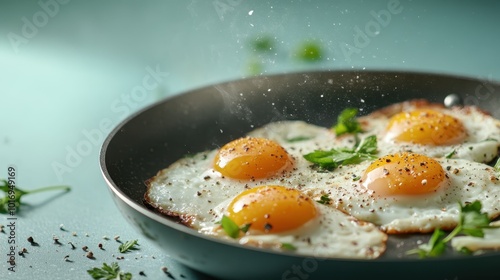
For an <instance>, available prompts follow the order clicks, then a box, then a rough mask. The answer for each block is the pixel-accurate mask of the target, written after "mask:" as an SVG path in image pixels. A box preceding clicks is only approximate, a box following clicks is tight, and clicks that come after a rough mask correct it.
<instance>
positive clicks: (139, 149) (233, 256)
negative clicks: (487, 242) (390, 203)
mask: <svg viewBox="0 0 500 280" xmlns="http://www.w3.org/2000/svg"><path fill="white" fill-rule="evenodd" d="M447 96H452V97H453V98H451V99H450V98H449V97H448V99H447V102H448V101H449V100H452V101H454V102H457V101H459V102H462V104H466V105H478V106H480V107H481V108H482V109H484V110H486V111H489V112H490V113H492V114H493V115H494V116H495V117H497V118H500V84H498V83H494V82H489V81H482V80H476V79H471V78H464V77H456V76H446V75H436V74H425V73H408V72H369V71H361V72H356V71H347V72H346V71H327V72H311V73H295V74H284V75H276V76H267V77H255V78H250V79H245V80H238V81H232V82H227V83H222V84H218V85H214V86H209V87H205V88H201V89H197V90H193V91H191V92H188V93H185V94H182V95H178V96H174V97H171V98H168V99H166V100H164V101H161V102H158V103H156V104H154V105H152V106H150V107H148V108H145V109H144V110H142V111H140V112H138V113H136V114H135V115H133V116H131V117H129V118H128V119H126V120H125V121H123V122H122V123H121V124H119V125H118V126H117V127H116V128H115V129H114V130H113V131H112V132H111V133H110V135H109V136H108V137H107V139H106V140H105V142H104V145H103V147H102V150H101V156H100V164H101V169H102V173H103V175H104V178H105V180H106V181H107V183H108V185H109V187H110V190H111V193H112V195H113V199H114V201H115V203H116V204H117V206H118V208H119V209H120V210H121V212H122V214H123V215H124V216H125V217H126V219H127V220H128V221H130V222H131V224H132V225H133V226H134V227H135V228H136V229H138V230H139V231H140V232H141V233H142V234H143V235H144V236H146V237H148V238H150V239H151V240H153V241H154V242H155V243H156V244H158V246H160V247H161V248H163V249H164V250H165V252H166V253H167V254H168V255H170V256H171V257H172V258H174V259H176V260H178V261H179V262H181V263H183V264H185V265H187V266H189V267H191V268H194V269H196V270H199V271H202V272H205V273H207V274H209V275H212V276H215V277H220V278H234V279H245V278H247V279H276V278H278V279H316V278H318V279H325V278H330V279H331V278H335V279H345V278H354V279H361V277H370V278H372V277H380V276H386V277H391V278H394V277H398V278H400V277H401V278H402V279H411V278H421V279H467V278H474V279H476V278H478V277H483V278H484V277H491V279H499V278H500V272H499V270H498V265H500V252H491V253H487V254H484V255H480V256H464V255H460V254H458V253H447V254H446V255H444V256H442V257H439V258H436V259H426V260H420V259H417V258H416V257H408V256H405V255H404V252H405V251H406V250H408V249H411V248H415V246H416V244H417V240H423V241H424V242H426V241H427V239H428V235H412V236H396V237H391V238H390V240H389V242H388V250H387V252H386V254H385V255H384V256H383V257H382V258H380V259H377V260H370V261H364V260H346V259H318V258H315V257H313V256H312V257H306V258H305V257H303V256H296V255H294V254H293V253H286V252H285V253H277V252H272V251H268V250H264V249H254V248H248V247H243V246H239V245H234V244H229V243H226V242H224V241H219V240H215V239H212V238H209V237H206V236H203V235H201V234H198V233H197V232H195V231H194V230H191V229H189V228H187V227H184V226H182V225H180V224H177V223H175V222H174V221H172V220H169V219H168V218H165V217H162V216H161V215H159V214H157V213H155V212H154V211H152V210H150V209H148V208H147V207H146V206H145V205H144V204H143V195H144V192H145V186H144V181H145V180H146V179H148V178H150V177H152V176H153V175H155V174H156V172H157V171H158V170H160V169H163V168H165V167H167V166H168V165H169V164H171V163H173V162H174V161H175V160H177V159H178V158H180V157H182V156H183V155H186V154H187V153H195V152H200V151H203V150H207V149H214V148H217V147H218V146H220V145H223V144H224V143H226V142H228V141H230V140H232V139H235V138H237V137H240V136H242V135H243V134H244V133H246V132H248V131H250V130H252V129H253V128H256V127H259V126H261V125H264V124H266V123H269V122H272V121H278V120H285V119H287V120H291V119H300V120H305V121H307V122H310V123H313V124H317V125H323V126H330V125H332V124H333V123H334V122H335V120H336V116H337V115H338V114H339V113H340V111H341V110H342V109H344V108H345V107H358V108H361V109H362V113H369V112H371V111H373V110H375V109H377V108H380V107H382V106H386V105H389V104H390V103H394V102H399V101H404V100H408V99H413V98H426V99H428V100H430V101H433V102H444V100H445V98H446V97H447ZM499 204H500V202H499Z"/></svg>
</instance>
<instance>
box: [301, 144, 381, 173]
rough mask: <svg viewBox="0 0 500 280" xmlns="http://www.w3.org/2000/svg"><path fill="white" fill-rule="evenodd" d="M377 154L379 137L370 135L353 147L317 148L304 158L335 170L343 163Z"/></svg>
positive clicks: (321, 166) (369, 157) (366, 158)
mask: <svg viewBox="0 0 500 280" xmlns="http://www.w3.org/2000/svg"><path fill="white" fill-rule="evenodd" d="M376 154H377V137H375V135H372V136H368V137H367V138H365V139H363V140H362V141H361V142H359V143H356V144H355V145H354V147H353V148H341V149H331V150H329V151H324V150H316V151H314V152H312V153H309V154H306V155H304V158H305V159H306V160H308V161H310V162H312V163H314V164H315V165H317V166H319V167H320V168H322V169H326V170H333V169H335V168H337V167H338V166H339V165H341V164H357V163H360V162H362V161H364V160H370V159H375V158H376V156H375V155H376Z"/></svg>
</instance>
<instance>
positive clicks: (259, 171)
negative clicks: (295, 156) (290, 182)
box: [214, 137, 291, 179]
mask: <svg viewBox="0 0 500 280" xmlns="http://www.w3.org/2000/svg"><path fill="white" fill-rule="evenodd" d="M290 163H291V160H290V157H289V155H288V153H287V152H286V150H285V149H284V148H283V147H281V145H279V144H278V143H276V142H274V141H272V140H269V139H264V138H254V137H245V138H240V139H237V140H234V141H232V142H229V143H227V144H226V145H224V146H223V147H222V148H221V149H220V150H219V151H218V153H217V154H216V155H215V159H214V169H215V170H217V171H218V172H220V173H221V174H222V175H223V176H227V177H230V178H234V179H258V178H267V177H270V176H272V175H274V174H276V173H278V172H280V171H282V170H284V169H285V168H286V167H287V166H288V165H289V164H290Z"/></svg>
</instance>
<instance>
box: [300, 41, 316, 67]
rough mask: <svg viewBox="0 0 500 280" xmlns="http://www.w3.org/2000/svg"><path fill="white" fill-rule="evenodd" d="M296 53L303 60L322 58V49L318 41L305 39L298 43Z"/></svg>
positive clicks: (309, 60)
mask: <svg viewBox="0 0 500 280" xmlns="http://www.w3.org/2000/svg"><path fill="white" fill-rule="evenodd" d="M296 55H297V57H298V58H299V59H301V60H303V61H307V62H314V61H319V60H321V59H322V58H323V50H322V49H321V46H320V44H319V43H316V42H311V41H306V42H303V43H302V44H300V45H299V47H298V48H297V53H296Z"/></svg>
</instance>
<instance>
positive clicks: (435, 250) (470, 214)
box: [406, 200, 492, 258]
mask: <svg viewBox="0 0 500 280" xmlns="http://www.w3.org/2000/svg"><path fill="white" fill-rule="evenodd" d="M481 207H482V205H481V202H480V201H477V200H476V201H474V202H473V203H470V204H465V205H462V204H460V219H459V222H458V225H457V226H456V227H455V228H454V229H453V231H451V232H450V233H449V234H448V235H447V236H446V237H445V233H444V231H442V230H441V229H436V230H435V231H434V233H433V234H432V237H431V238H430V240H429V243H427V244H422V245H420V246H419V247H418V248H416V249H413V250H409V251H407V252H406V253H407V254H409V255H411V254H418V255H419V256H420V257H421V258H425V257H435V256H439V255H441V254H442V253H443V252H444V251H445V249H446V243H448V242H449V241H450V240H451V239H453V237H455V236H457V235H458V234H464V235H469V236H474V237H483V236H484V231H483V229H485V228H492V226H490V222H491V221H490V219H489V218H488V214H487V213H483V212H481Z"/></svg>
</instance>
